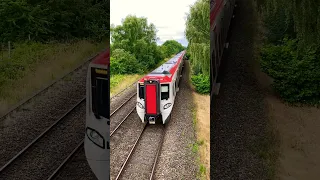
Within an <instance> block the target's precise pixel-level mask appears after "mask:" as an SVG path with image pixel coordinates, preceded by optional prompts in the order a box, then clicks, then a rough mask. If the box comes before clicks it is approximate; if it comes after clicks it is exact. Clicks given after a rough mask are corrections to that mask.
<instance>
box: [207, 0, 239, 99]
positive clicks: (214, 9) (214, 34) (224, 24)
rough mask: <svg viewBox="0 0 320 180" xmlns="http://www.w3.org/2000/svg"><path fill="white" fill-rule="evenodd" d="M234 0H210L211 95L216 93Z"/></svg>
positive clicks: (226, 46) (226, 45)
mask: <svg viewBox="0 0 320 180" xmlns="http://www.w3.org/2000/svg"><path fill="white" fill-rule="evenodd" d="M235 2H236V1H235V0H211V1H210V73H211V74H210V79H211V80H210V81H211V83H210V84H211V97H212V95H213V94H218V92H219V84H218V83H217V78H218V74H219V69H220V65H221V59H222V54H223V50H224V48H228V43H227V42H226V41H227V34H228V30H229V27H230V23H231V19H232V17H233V10H234V7H235Z"/></svg>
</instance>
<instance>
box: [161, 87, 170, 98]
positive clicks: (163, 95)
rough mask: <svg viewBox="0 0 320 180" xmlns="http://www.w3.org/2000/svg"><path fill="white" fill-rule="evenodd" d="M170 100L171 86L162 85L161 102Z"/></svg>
mask: <svg viewBox="0 0 320 180" xmlns="http://www.w3.org/2000/svg"><path fill="white" fill-rule="evenodd" d="M168 99H169V84H161V100H168Z"/></svg>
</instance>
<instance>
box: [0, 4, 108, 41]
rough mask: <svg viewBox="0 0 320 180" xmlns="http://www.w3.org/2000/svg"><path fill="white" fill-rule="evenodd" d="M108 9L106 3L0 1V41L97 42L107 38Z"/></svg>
mask: <svg viewBox="0 0 320 180" xmlns="http://www.w3.org/2000/svg"><path fill="white" fill-rule="evenodd" d="M109 6H110V3H109V1H96V0H88V1H85V0H59V1H46V0H2V1H1V2H0V19H1V21H0V40H1V42H3V43H4V42H7V41H12V42H17V41H25V40H32V41H41V42H47V41H51V40H59V41H65V40H70V39H75V38H90V39H94V40H97V41H101V40H102V39H103V38H106V37H108V34H109V30H108V29H109V9H110V8H109Z"/></svg>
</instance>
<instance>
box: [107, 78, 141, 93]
mask: <svg viewBox="0 0 320 180" xmlns="http://www.w3.org/2000/svg"><path fill="white" fill-rule="evenodd" d="M142 76H143V75H139V74H130V75H127V74H126V75H123V74H117V75H112V76H111V78H110V91H111V92H110V96H111V97H112V96H113V95H115V94H117V93H119V92H120V91H122V90H123V89H125V88H127V87H128V86H130V85H131V84H133V83H134V82H137V81H138V80H139V79H140V78H141V77H142Z"/></svg>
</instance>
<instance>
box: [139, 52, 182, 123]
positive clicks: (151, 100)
mask: <svg viewBox="0 0 320 180" xmlns="http://www.w3.org/2000/svg"><path fill="white" fill-rule="evenodd" d="M184 59H185V51H182V52H180V53H179V54H177V55H176V56H174V57H173V58H171V59H170V60H168V61H167V62H166V63H164V64H162V65H161V66H160V67H158V68H157V69H155V70H154V71H152V72H151V73H149V74H148V75H146V76H145V77H143V78H141V79H140V80H139V81H138V83H137V105H136V109H137V113H138V115H139V117H140V119H141V120H142V122H143V123H144V122H146V121H147V122H149V123H150V124H155V123H156V120H157V119H161V121H162V123H163V124H165V123H166V122H167V121H168V119H169V118H170V114H171V111H172V108H173V105H174V101H175V97H176V93H177V92H178V91H179V87H178V85H179V80H180V77H181V75H180V74H181V71H182V67H183V61H184Z"/></svg>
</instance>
